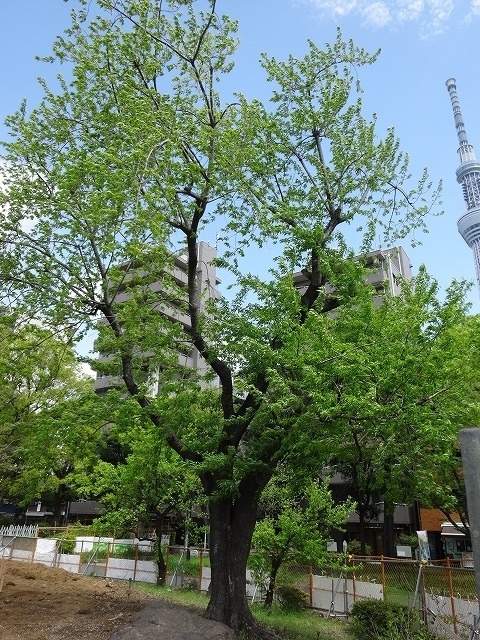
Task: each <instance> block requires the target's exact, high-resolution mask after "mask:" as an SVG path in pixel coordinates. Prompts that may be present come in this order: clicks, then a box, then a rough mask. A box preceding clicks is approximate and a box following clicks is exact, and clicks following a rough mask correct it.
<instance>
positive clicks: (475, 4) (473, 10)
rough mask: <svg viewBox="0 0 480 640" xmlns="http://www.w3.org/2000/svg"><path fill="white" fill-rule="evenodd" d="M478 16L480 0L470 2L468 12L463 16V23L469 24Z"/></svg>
mask: <svg viewBox="0 0 480 640" xmlns="http://www.w3.org/2000/svg"><path fill="white" fill-rule="evenodd" d="M478 16H480V0H471V4H470V11H469V12H468V13H467V15H466V16H465V22H467V23H468V22H471V21H472V20H473V18H476V17H478Z"/></svg>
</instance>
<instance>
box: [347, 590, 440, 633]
mask: <svg viewBox="0 0 480 640" xmlns="http://www.w3.org/2000/svg"><path fill="white" fill-rule="evenodd" d="M350 615H351V618H352V620H351V632H352V635H353V637H354V638H355V639H356V640H365V639H366V638H375V640H425V639H426V638H427V637H428V634H426V632H425V630H424V629H423V628H422V627H420V626H419V621H418V619H417V618H416V616H415V615H414V614H412V612H411V611H410V610H409V609H408V608H407V607H404V606H402V605H399V604H396V603H394V602H384V601H383V600H363V601H357V602H355V603H354V605H353V607H352V610H351V613H350Z"/></svg>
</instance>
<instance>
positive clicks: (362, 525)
mask: <svg viewBox="0 0 480 640" xmlns="http://www.w3.org/2000/svg"><path fill="white" fill-rule="evenodd" d="M357 513H358V520H359V529H360V540H359V542H360V554H361V555H362V556H365V555H367V523H366V517H365V508H364V507H363V505H361V504H359V505H358V507H357Z"/></svg>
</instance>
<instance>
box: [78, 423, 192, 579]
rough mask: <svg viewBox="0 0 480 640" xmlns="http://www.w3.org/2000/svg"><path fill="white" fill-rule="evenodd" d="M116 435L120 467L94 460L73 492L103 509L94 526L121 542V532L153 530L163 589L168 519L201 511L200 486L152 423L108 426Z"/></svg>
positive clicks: (188, 468)
mask: <svg viewBox="0 0 480 640" xmlns="http://www.w3.org/2000/svg"><path fill="white" fill-rule="evenodd" d="M130 418H131V416H130ZM139 418H140V420H141V418H142V416H139ZM115 430H120V433H119V434H118V439H119V441H120V442H121V444H123V445H124V446H125V448H126V449H127V450H128V451H129V453H128V455H127V456H126V458H125V460H124V462H122V463H120V464H114V463H112V462H107V461H104V460H99V461H98V463H97V464H96V465H95V466H94V467H93V469H92V470H91V472H90V473H88V472H87V473H85V474H84V476H83V479H82V481H81V483H80V485H79V486H78V488H79V489H80V488H81V491H82V493H83V494H84V495H88V496H90V497H94V498H95V499H97V500H100V501H101V502H102V503H103V505H104V506H105V513H104V514H103V515H102V516H101V517H100V518H99V519H98V520H96V521H95V523H94V524H95V527H96V528H97V530H98V526H99V525H100V526H102V527H104V528H105V530H106V531H110V533H112V532H113V533H114V535H116V536H118V537H122V536H123V535H125V533H126V532H130V533H131V532H136V535H138V536H139V535H140V534H139V533H138V531H137V527H139V525H140V526H141V527H142V528H143V529H146V530H147V531H148V529H149V528H150V527H153V533H154V538H155V561H156V563H157V584H164V582H165V575H166V570H167V566H166V561H165V557H164V554H163V549H162V537H163V535H164V534H166V533H167V532H168V531H169V529H170V527H169V525H170V523H171V519H172V518H173V520H174V521H175V520H177V521H178V520H180V521H182V522H183V521H184V520H185V517H186V515H185V514H186V513H189V512H191V510H192V509H193V508H196V509H198V507H199V506H201V500H202V497H201V486H200V482H199V479H198V476H197V474H195V473H194V471H193V469H192V468H191V467H190V465H188V463H187V462H185V461H184V460H182V458H181V457H180V456H179V455H178V454H177V453H176V452H175V451H173V450H172V449H171V448H169V447H167V446H166V444H165V441H164V438H163V437H162V436H161V434H160V433H159V431H158V429H156V428H155V427H154V426H153V425H152V424H151V423H150V424H148V423H147V424H144V425H142V424H139V422H138V420H131V422H130V425H125V428H124V429H122V424H121V421H120V424H118V425H115V427H113V426H112V427H111V433H112V431H115Z"/></svg>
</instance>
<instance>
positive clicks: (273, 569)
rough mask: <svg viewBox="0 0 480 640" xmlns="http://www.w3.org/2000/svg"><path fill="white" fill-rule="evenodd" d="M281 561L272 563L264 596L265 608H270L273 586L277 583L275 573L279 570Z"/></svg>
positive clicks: (273, 591)
mask: <svg viewBox="0 0 480 640" xmlns="http://www.w3.org/2000/svg"><path fill="white" fill-rule="evenodd" d="M280 565H281V561H280V562H278V561H276V562H272V567H271V571H270V576H269V578H268V588H267V593H266V594H265V603H264V605H265V607H271V606H272V604H273V595H274V593H275V584H276V582H277V573H278V570H279V569H280Z"/></svg>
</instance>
